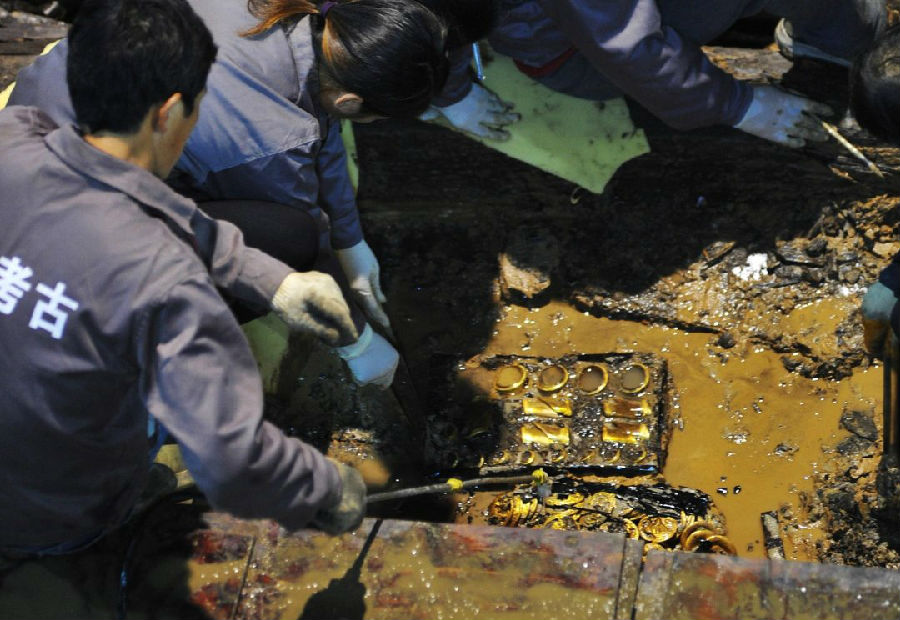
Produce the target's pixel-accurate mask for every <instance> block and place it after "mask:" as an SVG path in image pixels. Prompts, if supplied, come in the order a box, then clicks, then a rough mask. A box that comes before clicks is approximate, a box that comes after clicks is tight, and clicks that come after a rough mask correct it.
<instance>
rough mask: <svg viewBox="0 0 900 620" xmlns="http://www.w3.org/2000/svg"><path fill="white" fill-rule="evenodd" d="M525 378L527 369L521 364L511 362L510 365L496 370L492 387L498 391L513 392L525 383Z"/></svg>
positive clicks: (526, 377)
mask: <svg viewBox="0 0 900 620" xmlns="http://www.w3.org/2000/svg"><path fill="white" fill-rule="evenodd" d="M527 379H528V371H527V370H526V369H525V367H524V366H522V364H512V365H511V366H504V367H503V368H501V369H500V370H499V371H497V376H496V377H495V378H494V387H495V388H497V391H498V392H515V391H516V390H518V389H519V388H520V387H522V386H523V385H525V381H526V380H527Z"/></svg>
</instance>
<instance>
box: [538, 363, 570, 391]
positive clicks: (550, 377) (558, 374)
mask: <svg viewBox="0 0 900 620" xmlns="http://www.w3.org/2000/svg"><path fill="white" fill-rule="evenodd" d="M568 380H569V371H568V370H566V368H565V367H564V366H560V365H559V364H554V365H553V366H548V367H547V368H544V369H543V370H541V372H540V373H539V374H538V385H537V386H538V389H539V390H540V391H542V392H555V391H556V390H558V389H560V388H561V387H562V386H564V385H565V384H566V382H567V381H568Z"/></svg>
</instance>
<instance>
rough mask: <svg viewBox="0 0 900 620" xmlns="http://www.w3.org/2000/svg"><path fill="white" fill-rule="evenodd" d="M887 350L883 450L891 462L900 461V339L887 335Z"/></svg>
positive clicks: (885, 357) (885, 359)
mask: <svg viewBox="0 0 900 620" xmlns="http://www.w3.org/2000/svg"><path fill="white" fill-rule="evenodd" d="M889 342H890V344H889V345H888V351H887V352H886V355H885V356H884V418H883V436H882V442H883V444H884V445H883V450H884V455H885V456H888V457H890V459H892V462H893V463H900V423H898V415H900V340H897V337H896V336H895V335H893V334H891V335H890V336H889Z"/></svg>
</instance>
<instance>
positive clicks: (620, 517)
mask: <svg viewBox="0 0 900 620" xmlns="http://www.w3.org/2000/svg"><path fill="white" fill-rule="evenodd" d="M488 522H489V523H491V524H493V525H503V526H507V527H531V528H551V529H556V530H591V531H602V532H623V533H624V534H625V535H626V536H627V537H628V538H632V539H634V540H640V541H643V542H644V551H645V552H646V551H649V550H650V549H668V550H671V551H675V550H679V551H697V552H704V553H719V554H723V555H736V554H737V551H736V549H735V548H734V545H733V544H732V543H731V541H729V540H728V539H727V538H726V537H725V535H724V529H723V528H722V527H721V526H720V525H719V522H720V519H718V518H717V517H716V516H715V515H713V514H706V515H693V514H686V513H685V512H684V511H681V514H680V516H679V517H674V516H669V515H660V514H654V515H650V514H644V513H642V512H640V511H639V510H637V509H635V508H634V507H633V506H630V505H629V504H628V503H627V502H623V501H622V500H621V499H620V498H619V497H617V496H616V495H615V494H614V493H608V492H600V493H592V494H587V495H585V494H582V493H579V492H574V493H567V494H564V495H550V496H549V497H547V498H546V499H545V500H544V501H543V502H542V501H541V500H540V498H539V497H538V496H537V495H536V494H534V493H530V492H524V493H523V492H512V493H505V494H503V495H500V496H498V497H497V498H495V499H494V501H493V502H491V504H490V506H488Z"/></svg>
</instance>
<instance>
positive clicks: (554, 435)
mask: <svg viewBox="0 0 900 620" xmlns="http://www.w3.org/2000/svg"><path fill="white" fill-rule="evenodd" d="M520 433H521V436H522V443H535V444H538V445H542V446H549V445H550V444H553V443H558V444H562V445H564V446H567V445H569V429H568V427H566V426H553V425H552V424H542V423H541V422H531V423H529V424H525V425H523V426H522V428H521V429H520Z"/></svg>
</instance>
